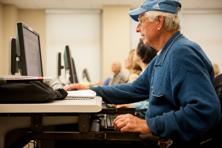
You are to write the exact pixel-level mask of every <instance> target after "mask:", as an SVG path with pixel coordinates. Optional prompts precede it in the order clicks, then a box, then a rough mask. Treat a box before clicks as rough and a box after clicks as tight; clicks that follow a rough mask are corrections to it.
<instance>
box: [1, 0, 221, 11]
mask: <svg viewBox="0 0 222 148" xmlns="http://www.w3.org/2000/svg"><path fill="white" fill-rule="evenodd" d="M143 2H144V0H0V3H2V4H14V5H15V6H16V7H17V8H19V9H102V7H103V6H104V5H130V6H131V8H132V9H134V8H138V7H140V5H141V4H142V3H143ZM180 2H181V3H182V9H193V10H195V9H213V10H215V9H217V10H218V9H219V10H220V9H222V0H180Z"/></svg>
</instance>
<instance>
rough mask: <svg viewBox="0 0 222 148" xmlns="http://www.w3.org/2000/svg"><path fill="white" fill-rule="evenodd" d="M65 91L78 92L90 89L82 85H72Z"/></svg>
mask: <svg viewBox="0 0 222 148" xmlns="http://www.w3.org/2000/svg"><path fill="white" fill-rule="evenodd" d="M64 89H65V90H66V91H68V90H73V89H76V90H86V89H89V87H88V86H84V85H82V84H70V85H69V86H66V87H65V88H64Z"/></svg>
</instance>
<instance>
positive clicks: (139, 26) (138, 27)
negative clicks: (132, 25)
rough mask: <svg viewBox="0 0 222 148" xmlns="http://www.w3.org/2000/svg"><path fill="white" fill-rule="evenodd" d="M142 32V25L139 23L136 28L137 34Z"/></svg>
mask: <svg viewBox="0 0 222 148" xmlns="http://www.w3.org/2000/svg"><path fill="white" fill-rule="evenodd" d="M140 31H141V25H140V23H138V25H137V27H136V32H137V33H139V32H140Z"/></svg>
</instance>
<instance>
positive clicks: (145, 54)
mask: <svg viewBox="0 0 222 148" xmlns="http://www.w3.org/2000/svg"><path fill="white" fill-rule="evenodd" d="M156 55H157V51H156V50H155V49H154V48H152V47H150V46H147V45H144V44H143V40H142V39H140V42H139V44H138V46H137V49H136V50H135V52H134V56H133V61H135V62H136V63H137V64H139V65H140V67H141V69H142V73H143V71H144V70H145V69H146V67H147V65H148V64H149V63H150V62H151V61H152V59H153V58H154V57H155V56H156ZM142 73H141V74H142ZM148 104H149V99H147V100H144V101H140V102H135V103H131V104H120V105H116V108H122V107H128V108H131V107H133V108H135V109H136V111H137V112H138V113H139V115H140V116H141V117H142V118H144V117H145V113H146V110H147V107H148Z"/></svg>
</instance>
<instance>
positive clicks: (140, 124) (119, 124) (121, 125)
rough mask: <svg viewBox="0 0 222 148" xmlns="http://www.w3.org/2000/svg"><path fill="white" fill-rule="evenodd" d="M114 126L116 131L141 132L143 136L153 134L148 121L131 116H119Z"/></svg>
mask: <svg viewBox="0 0 222 148" xmlns="http://www.w3.org/2000/svg"><path fill="white" fill-rule="evenodd" d="M112 126H114V129H115V130H116V131H121V132H139V133H140V134H142V135H145V134H151V133H152V131H151V130H150V129H149V127H148V125H147V123H146V120H144V119H140V118H138V117H135V116H133V115H131V114H125V115H119V116H117V117H116V119H115V120H114V121H113V124H112Z"/></svg>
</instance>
